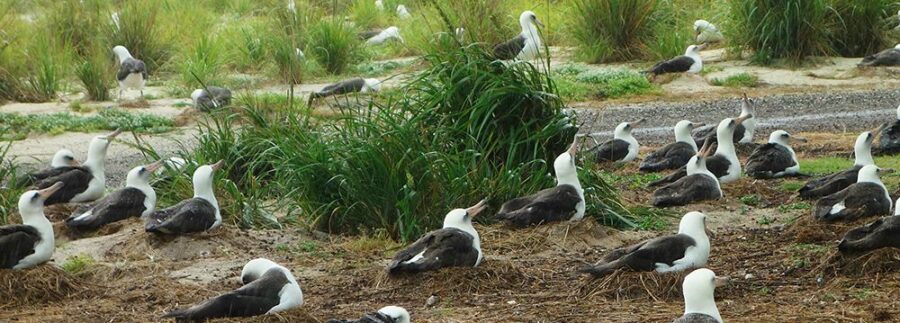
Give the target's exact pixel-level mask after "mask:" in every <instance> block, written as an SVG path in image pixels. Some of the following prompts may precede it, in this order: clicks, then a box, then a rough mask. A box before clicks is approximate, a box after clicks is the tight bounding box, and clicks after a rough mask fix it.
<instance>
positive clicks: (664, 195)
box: [653, 174, 722, 207]
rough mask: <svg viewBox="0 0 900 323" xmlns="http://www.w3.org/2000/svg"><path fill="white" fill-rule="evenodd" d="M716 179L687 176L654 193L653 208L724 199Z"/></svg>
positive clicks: (700, 175) (706, 176) (699, 175)
mask: <svg viewBox="0 0 900 323" xmlns="http://www.w3.org/2000/svg"><path fill="white" fill-rule="evenodd" d="M716 181H717V180H716V179H714V178H711V177H709V176H708V175H704V174H694V175H690V176H685V177H682V178H680V179H678V180H677V181H675V182H674V183H671V184H669V185H666V186H663V187H661V188H659V189H658V190H656V191H654V192H653V206H655V207H667V206H679V205H688V204H691V203H693V202H698V201H706V200H716V199H719V198H721V197H722V195H721V194H719V188H718V187H717V185H716Z"/></svg>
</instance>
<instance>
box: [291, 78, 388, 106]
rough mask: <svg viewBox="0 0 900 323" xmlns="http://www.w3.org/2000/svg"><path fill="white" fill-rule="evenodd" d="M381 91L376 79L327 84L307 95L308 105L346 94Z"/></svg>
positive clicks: (359, 79) (379, 83) (357, 79)
mask: <svg viewBox="0 0 900 323" xmlns="http://www.w3.org/2000/svg"><path fill="white" fill-rule="evenodd" d="M379 90H381V81H379V80H378V79H363V78H354V79H349V80H343V81H340V82H337V83H333V84H329V85H327V86H325V87H324V88H322V90H320V91H318V92H313V93H311V94H310V95H309V103H312V101H313V100H315V99H319V98H324V97H329V96H333V95H340V94H347V93H356V92H360V93H366V92H378V91H379Z"/></svg>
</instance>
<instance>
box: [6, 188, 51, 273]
mask: <svg viewBox="0 0 900 323" xmlns="http://www.w3.org/2000/svg"><path fill="white" fill-rule="evenodd" d="M63 185H64V184H63V183H61V182H57V183H54V184H53V185H51V186H50V187H48V188H45V189H42V190H37V191H27V192H25V193H23V194H22V196H20V197H19V214H20V215H21V216H22V224H10V225H4V226H2V227H0V268H12V269H25V268H31V267H34V266H37V265H40V264H42V263H45V262H47V261H48V260H50V258H51V257H53V250H54V249H55V248H56V244H55V243H56V242H55V240H54V239H55V238H54V235H53V224H51V223H50V220H47V217H46V216H45V215H44V201H46V200H47V198H48V197H49V196H50V195H53V193H54V192H56V191H58V190H59V189H60V188H62V187H63Z"/></svg>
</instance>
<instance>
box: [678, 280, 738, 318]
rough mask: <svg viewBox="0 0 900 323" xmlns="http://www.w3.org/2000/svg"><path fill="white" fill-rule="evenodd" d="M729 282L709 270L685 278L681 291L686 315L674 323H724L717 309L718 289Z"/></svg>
mask: <svg viewBox="0 0 900 323" xmlns="http://www.w3.org/2000/svg"><path fill="white" fill-rule="evenodd" d="M726 281H727V280H726V279H725V278H723V277H719V276H716V274H715V273H714V272H713V271H712V270H709V269H706V268H700V269H697V270H694V271H692V272H691V273H690V274H688V275H687V276H685V277H684V283H682V284H681V290H682V293H683V294H684V315H682V316H681V317H679V318H678V319H676V320H675V321H673V322H672V323H722V322H723V321H722V316H721V315H719V308H718V307H716V298H715V291H716V287H721V286H723V285H725V282H726Z"/></svg>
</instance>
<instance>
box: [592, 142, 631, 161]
mask: <svg viewBox="0 0 900 323" xmlns="http://www.w3.org/2000/svg"><path fill="white" fill-rule="evenodd" d="M594 149H596V150H597V152H596V153H595V156H597V161H619V160H622V159H623V158H625V156H628V142H627V141H625V140H622V139H613V140H610V141H607V142H604V143H602V144H600V145H599V146H597V147H595V148H594Z"/></svg>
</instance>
